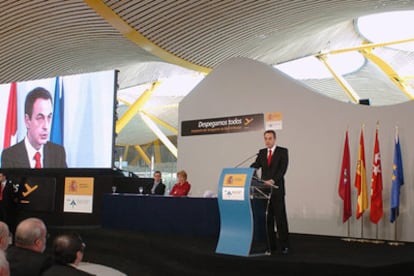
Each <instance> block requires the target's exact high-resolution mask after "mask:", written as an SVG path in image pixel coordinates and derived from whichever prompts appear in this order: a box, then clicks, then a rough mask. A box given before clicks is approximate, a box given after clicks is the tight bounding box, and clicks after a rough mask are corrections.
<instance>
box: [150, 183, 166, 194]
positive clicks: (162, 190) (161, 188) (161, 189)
mask: <svg viewBox="0 0 414 276" xmlns="http://www.w3.org/2000/svg"><path fill="white" fill-rule="evenodd" d="M153 186H154V182H153V183H152V185H150V187H149V189H148V193H149V194H151V190H152V187H153ZM164 193H165V185H164V184H162V182H160V183H159V184H158V186H157V187H156V188H155V191H154V194H155V195H164Z"/></svg>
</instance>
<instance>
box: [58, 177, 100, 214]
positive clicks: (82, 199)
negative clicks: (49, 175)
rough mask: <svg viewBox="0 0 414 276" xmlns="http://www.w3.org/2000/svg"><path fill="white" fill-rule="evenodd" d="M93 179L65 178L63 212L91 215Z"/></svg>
mask: <svg viewBox="0 0 414 276" xmlns="http://www.w3.org/2000/svg"><path fill="white" fill-rule="evenodd" d="M93 182H94V179H93V177H66V178H65V200H64V206H63V211H64V212H72V213H92V207H93Z"/></svg>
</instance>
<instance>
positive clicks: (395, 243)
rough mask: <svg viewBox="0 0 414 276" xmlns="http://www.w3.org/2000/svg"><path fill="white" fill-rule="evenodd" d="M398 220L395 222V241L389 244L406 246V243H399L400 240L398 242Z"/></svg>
mask: <svg viewBox="0 0 414 276" xmlns="http://www.w3.org/2000/svg"><path fill="white" fill-rule="evenodd" d="M397 220H398V219H397V218H395V221H394V241H392V242H388V244H389V245H392V246H400V245H404V243H403V242H399V241H398V240H397V232H398V231H397V230H398V228H397Z"/></svg>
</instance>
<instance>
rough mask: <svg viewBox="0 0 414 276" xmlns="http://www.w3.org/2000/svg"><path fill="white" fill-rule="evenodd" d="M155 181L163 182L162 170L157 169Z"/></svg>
mask: <svg viewBox="0 0 414 276" xmlns="http://www.w3.org/2000/svg"><path fill="white" fill-rule="evenodd" d="M154 181H155V182H161V172H160V171H155V172H154Z"/></svg>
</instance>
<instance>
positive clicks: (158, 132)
mask: <svg viewBox="0 0 414 276" xmlns="http://www.w3.org/2000/svg"><path fill="white" fill-rule="evenodd" d="M140 115H141V117H142V120H143V121H144V123H145V124H146V125H147V126H148V127H149V129H151V131H152V132H154V134H155V135H156V136H157V137H158V139H160V140H161V142H162V143H163V144H164V145H165V146H166V147H167V149H168V150H169V151H170V152H171V153H172V155H174V156H175V157H176V158H177V155H178V151H177V147H176V146H174V144H173V143H172V142H171V141H170V139H168V137H167V136H166V135H165V134H164V133H163V132H162V131H161V130H160V128H159V127H158V126H157V125H156V124H155V123H154V122H153V121H152V120H151V119H150V118H149V117H148V116H147V115H145V114H144V113H142V112H140Z"/></svg>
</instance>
